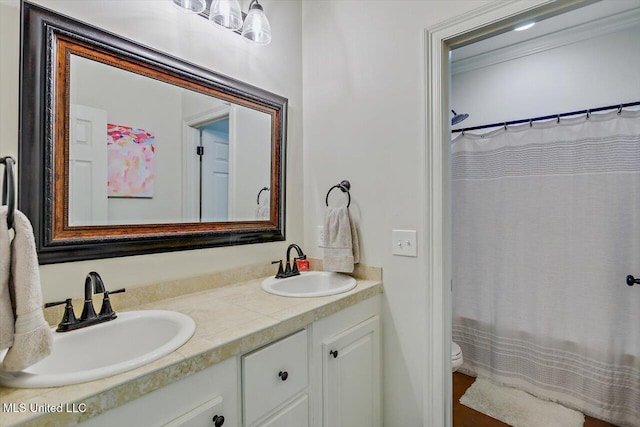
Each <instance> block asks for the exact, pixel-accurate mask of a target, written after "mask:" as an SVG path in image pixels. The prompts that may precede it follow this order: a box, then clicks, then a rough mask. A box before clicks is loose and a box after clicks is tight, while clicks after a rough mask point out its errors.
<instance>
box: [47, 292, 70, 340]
mask: <svg viewBox="0 0 640 427" xmlns="http://www.w3.org/2000/svg"><path fill="white" fill-rule="evenodd" d="M62 304H66V306H65V308H64V315H63V316H62V321H60V323H59V324H58V329H56V330H57V331H58V332H64V331H68V330H70V329H69V327H70V326H72V325H75V324H76V323H78V319H76V314H75V312H74V311H73V304H72V303H71V298H67V299H66V300H64V301H55V302H48V303H46V304H45V305H44V306H45V308H49V307H54V306H56V305H62Z"/></svg>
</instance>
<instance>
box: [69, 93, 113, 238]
mask: <svg viewBox="0 0 640 427" xmlns="http://www.w3.org/2000/svg"><path fill="white" fill-rule="evenodd" d="M106 129H107V112H106V111H104V110H99V109H97V108H91V107H87V106H84V105H74V104H72V105H70V108H69V196H70V197H69V224H73V225H95V224H106V223H107V144H106V134H105V130H106Z"/></svg>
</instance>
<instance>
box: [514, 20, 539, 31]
mask: <svg viewBox="0 0 640 427" xmlns="http://www.w3.org/2000/svg"><path fill="white" fill-rule="evenodd" d="M534 25H536V23H535V22H528V23H526V24H522V25H519V26H517V27H516V28H514V29H513V30H514V31H524V30H528V29H529V28H531V27H533V26H534Z"/></svg>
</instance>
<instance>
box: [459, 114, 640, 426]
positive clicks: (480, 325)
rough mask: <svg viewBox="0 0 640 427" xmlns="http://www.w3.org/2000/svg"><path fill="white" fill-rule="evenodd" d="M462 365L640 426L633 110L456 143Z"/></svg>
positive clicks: (637, 139)
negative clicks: (629, 280) (633, 281)
mask: <svg viewBox="0 0 640 427" xmlns="http://www.w3.org/2000/svg"><path fill="white" fill-rule="evenodd" d="M452 178H453V188H452V191H453V200H452V203H453V265H454V268H453V340H454V341H455V342H456V343H458V344H459V345H460V347H461V348H462V351H463V355H464V361H465V363H464V365H463V367H462V369H461V371H462V372H466V373H468V374H472V375H478V376H483V377H488V378H491V379H493V380H494V381H497V382H500V383H503V384H506V385H509V386H514V387H518V388H520V389H523V390H525V391H528V392H530V393H532V394H534V395H536V396H539V397H541V398H544V399H547V400H552V401H557V402H559V403H562V404H564V405H566V406H569V407H572V408H575V409H577V410H580V411H582V412H584V413H586V414H588V415H590V416H593V417H596V418H599V419H603V420H606V421H609V422H612V423H614V424H617V425H621V426H636V427H637V426H640V285H636V286H633V287H630V286H627V284H626V283H625V278H626V276H627V274H632V275H635V276H640V112H633V111H622V112H621V113H620V114H618V112H617V111H613V112H611V113H604V114H598V115H596V114H592V115H591V117H590V118H589V119H586V118H585V117H584V116H582V117H576V118H571V119H562V120H560V122H559V123H557V122H556V121H555V120H554V121H551V122H542V123H532V124H531V125H530V124H525V125H522V126H518V127H509V128H508V129H507V130H504V129H500V130H497V131H494V132H491V133H489V134H486V135H484V136H474V135H469V134H466V135H459V136H458V137H457V138H456V139H455V140H454V141H453V143H452Z"/></svg>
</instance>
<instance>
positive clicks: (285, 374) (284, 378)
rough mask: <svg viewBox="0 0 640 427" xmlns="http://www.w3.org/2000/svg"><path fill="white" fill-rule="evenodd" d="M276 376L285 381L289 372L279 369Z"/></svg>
mask: <svg viewBox="0 0 640 427" xmlns="http://www.w3.org/2000/svg"><path fill="white" fill-rule="evenodd" d="M278 376H279V377H280V379H281V380H282V381H286V380H287V378H289V373H288V372H287V371H280V372H278Z"/></svg>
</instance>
